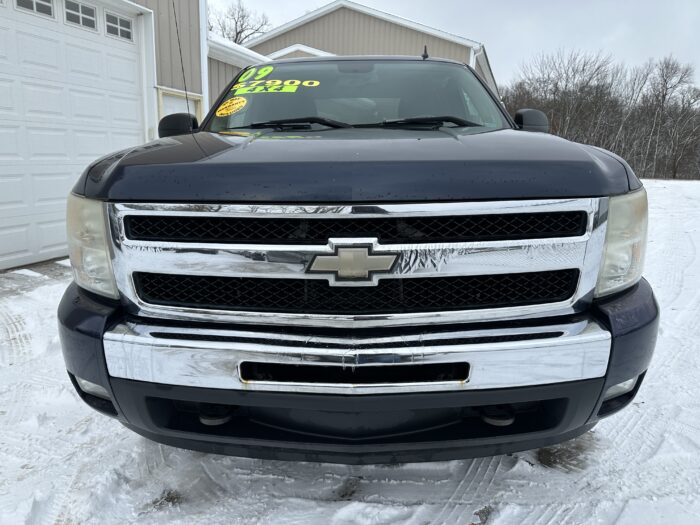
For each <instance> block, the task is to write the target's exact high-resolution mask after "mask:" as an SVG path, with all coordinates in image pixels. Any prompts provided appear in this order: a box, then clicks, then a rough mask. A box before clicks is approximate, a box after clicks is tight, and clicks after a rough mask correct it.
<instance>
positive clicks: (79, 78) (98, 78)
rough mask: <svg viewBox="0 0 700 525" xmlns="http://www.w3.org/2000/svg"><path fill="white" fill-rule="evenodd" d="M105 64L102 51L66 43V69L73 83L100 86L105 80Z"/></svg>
mask: <svg viewBox="0 0 700 525" xmlns="http://www.w3.org/2000/svg"><path fill="white" fill-rule="evenodd" d="M103 64H104V59H103V53H102V52H101V51H99V50H96V49H90V48H87V47H83V46H82V45H78V44H74V43H71V42H67V43H66V70H67V72H68V76H69V81H70V82H71V83H76V84H80V85H85V86H95V87H99V86H100V85H102V84H103V82H104V76H105V75H104V65H103Z"/></svg>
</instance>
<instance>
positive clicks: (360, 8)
mask: <svg viewBox="0 0 700 525" xmlns="http://www.w3.org/2000/svg"><path fill="white" fill-rule="evenodd" d="M343 7H345V8H347V9H352V10H353V11H357V12H359V13H364V14H366V15H369V16H373V17H375V18H379V19H380V20H385V21H387V22H391V23H394V24H397V25H400V26H403V27H408V28H409V29H413V30H415V31H419V32H421V33H425V34H427V35H432V36H434V37H437V38H441V39H443V40H447V41H450V42H454V43H456V44H461V45H463V46H467V47H470V48H473V47H478V46H481V44H480V43H479V42H476V41H474V40H470V39H468V38H464V37H461V36H458V35H453V34H452V33H448V32H446V31H440V30H439V29H435V28H432V27H428V26H426V25H423V24H419V23H418V22H413V21H412V20H407V19H406V18H402V17H400V16H396V15H392V14H389V13H385V12H384V11H379V10H378V9H372V8H371V7H367V6H364V5H361V4H357V3H355V2H351V1H350V0H336V1H335V2H331V3H330V4H327V5H324V6H323V7H321V8H319V9H316V10H315V11H311V12H309V13H306V14H305V15H304V16H301V17H299V18H297V19H295V20H292V21H291V22H287V23H286V24H283V25H281V26H279V27H276V28H274V29H271V30H270V31H268V32H267V33H264V34H262V35H260V36H259V37H257V38H253V39H251V40H249V41H248V42H246V46H247V47H254V46H256V45H258V44H261V43H263V42H265V41H267V40H269V39H271V38H274V37H276V36H277V35H280V34H282V33H285V32H287V31H289V30H290V29H294V28H295V27H298V26H301V25H303V24H306V23H308V22H310V21H312V20H315V19H317V18H320V17H322V16H324V15H327V14H328V13H332V12H333V11H336V10H338V9H341V8H343Z"/></svg>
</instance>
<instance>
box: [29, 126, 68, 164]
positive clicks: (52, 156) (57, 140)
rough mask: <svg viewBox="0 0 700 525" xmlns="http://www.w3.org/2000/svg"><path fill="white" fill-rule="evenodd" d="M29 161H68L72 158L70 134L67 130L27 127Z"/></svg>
mask: <svg viewBox="0 0 700 525" xmlns="http://www.w3.org/2000/svg"><path fill="white" fill-rule="evenodd" d="M26 135H27V138H26V140H27V153H28V159H27V160H29V161H49V160H50V161H57V160H58V161H60V160H63V161H68V160H70V158H71V155H70V152H71V141H70V140H69V139H70V133H69V132H68V131H67V130H66V129H65V128H60V127H55V128H50V127H41V128H40V127H27V134H26Z"/></svg>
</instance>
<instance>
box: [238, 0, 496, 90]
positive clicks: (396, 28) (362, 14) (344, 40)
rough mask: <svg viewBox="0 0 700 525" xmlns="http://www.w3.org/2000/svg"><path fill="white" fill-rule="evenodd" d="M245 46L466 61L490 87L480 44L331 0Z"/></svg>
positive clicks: (291, 52) (285, 53)
mask: <svg viewBox="0 0 700 525" xmlns="http://www.w3.org/2000/svg"><path fill="white" fill-rule="evenodd" d="M246 46H247V47H248V48H250V49H251V50H253V51H256V52H257V53H260V54H263V55H267V56H269V57H270V58H273V59H276V58H296V57H306V56H325V55H415V56H418V55H420V54H422V53H423V49H424V46H427V48H428V53H429V54H430V56H434V57H441V58H449V59H452V60H457V61H459V62H463V63H465V64H469V65H470V66H472V67H473V68H474V69H476V71H477V72H478V73H479V74H480V75H481V76H482V78H483V79H484V80H485V81H486V83H487V84H488V85H489V86H490V87H491V88H492V89H493V90H494V91H496V81H495V79H494V77H493V72H492V71H491V66H490V65H489V61H488V57H487V55H486V50H485V49H484V45H483V44H480V43H479V42H475V41H473V40H469V39H468V38H464V37H460V36H457V35H453V34H450V33H446V32H444V31H440V30H437V29H434V28H431V27H428V26H424V25H422V24H419V23H417V22H413V21H411V20H407V19H405V18H401V17H398V16H395V15H391V14H388V13H384V12H382V11H378V10H376V9H371V8H369V7H366V6H363V5H361V4H357V3H355V2H350V1H348V0H337V1H335V2H332V3H330V4H328V5H326V6H324V7H322V8H320V9H317V10H316V11H312V12H310V13H307V14H306V15H304V16H302V17H300V18H297V19H296V20H293V21H291V22H289V23H287V24H284V25H282V26H280V27H277V28H275V29H273V30H271V31H269V32H267V33H265V34H264V35H262V36H260V37H258V38H255V39H253V40H250V41H249V42H247V43H246Z"/></svg>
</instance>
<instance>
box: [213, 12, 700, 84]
mask: <svg viewBox="0 0 700 525" xmlns="http://www.w3.org/2000/svg"><path fill="white" fill-rule="evenodd" d="M231 1H232V0H209V4H210V5H211V6H217V7H218V6H224V5H226V4H228V3H230V2H231ZM244 3H246V5H248V6H249V7H250V8H252V9H253V10H255V11H258V12H264V13H266V14H267V16H268V17H269V18H270V21H271V22H272V25H273V27H274V26H278V25H281V24H284V23H286V22H288V21H290V20H292V19H294V18H297V17H299V16H302V15H304V14H305V13H307V12H309V11H313V10H314V9H316V8H318V7H321V6H323V5H325V4H327V3H329V2H328V1H327V0H294V1H290V0H244ZM359 3H362V4H364V5H366V6H369V7H373V8H375V9H379V10H382V11H385V12H387V13H391V14H394V15H399V16H402V17H404V18H408V19H410V20H413V21H416V22H420V23H422V24H425V25H428V26H431V27H434V28H436V29H441V30H443V31H448V32H450V33H454V34H456V35H460V36H463V37H466V38H470V39H472V40H476V41H477V42H482V43H483V44H485V45H486V51H487V52H488V55H489V60H490V62H491V67H492V68H493V71H494V74H495V76H496V80H497V82H498V83H499V84H505V83H507V82H509V81H510V80H512V79H513V78H514V77H515V76H517V74H518V71H519V69H520V66H521V64H522V63H523V62H525V61H527V60H529V59H530V58H532V57H533V56H535V55H537V54H539V53H542V52H553V51H556V50H557V49H559V48H566V49H569V48H575V49H582V50H587V51H593V52H596V51H603V52H606V53H610V54H612V55H613V57H614V58H615V59H616V60H618V61H621V62H626V63H628V64H633V65H634V64H641V63H643V62H644V61H646V60H647V59H649V58H659V57H662V56H665V55H668V54H673V55H674V56H676V57H677V58H678V59H680V60H681V61H683V62H686V63H691V64H693V66H694V67H695V80H696V82H698V81H699V80H700V0H486V1H482V2H476V1H467V0H360V2H359ZM420 51H421V50H416V54H419V52H420Z"/></svg>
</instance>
